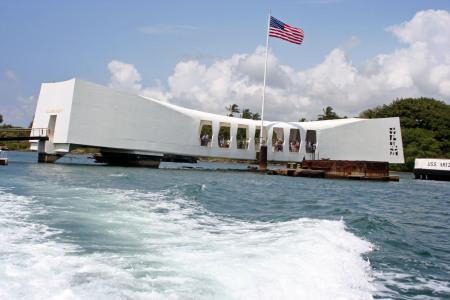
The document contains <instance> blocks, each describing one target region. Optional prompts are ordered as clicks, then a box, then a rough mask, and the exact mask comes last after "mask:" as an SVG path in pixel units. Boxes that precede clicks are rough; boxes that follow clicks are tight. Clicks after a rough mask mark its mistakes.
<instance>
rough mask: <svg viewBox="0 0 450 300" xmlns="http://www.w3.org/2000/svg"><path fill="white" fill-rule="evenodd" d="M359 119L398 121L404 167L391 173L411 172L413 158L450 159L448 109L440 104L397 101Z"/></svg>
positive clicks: (370, 111)
mask: <svg viewBox="0 0 450 300" xmlns="http://www.w3.org/2000/svg"><path fill="white" fill-rule="evenodd" d="M359 116H360V117H361V118H368V119H372V118H389V117H400V125H401V127H402V138H403V148H404V153H405V165H393V166H392V167H391V169H393V170H399V171H411V170H412V169H413V168H414V159H415V158H420V157H428V158H437V157H440V158H450V105H447V104H445V103H444V102H442V101H438V100H435V99H431V98H417V99H413V98H407V99H397V100H395V101H393V102H392V103H391V104H389V105H383V106H378V107H376V108H373V109H368V110H365V111H363V112H362V113H361V114H360V115H359Z"/></svg>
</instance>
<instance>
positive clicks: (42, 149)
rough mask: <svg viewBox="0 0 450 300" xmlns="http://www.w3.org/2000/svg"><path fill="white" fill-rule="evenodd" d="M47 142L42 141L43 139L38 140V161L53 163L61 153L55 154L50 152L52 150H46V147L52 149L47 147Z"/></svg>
mask: <svg viewBox="0 0 450 300" xmlns="http://www.w3.org/2000/svg"><path fill="white" fill-rule="evenodd" d="M47 143H48V142H47V141H44V140H40V141H39V142H38V162H42V163H54V162H55V161H57V160H58V159H59V158H61V157H62V156H63V155H62V154H57V153H51V152H54V151H48V150H49V149H47V148H52V149H53V147H49V145H47ZM52 145H53V144H52Z"/></svg>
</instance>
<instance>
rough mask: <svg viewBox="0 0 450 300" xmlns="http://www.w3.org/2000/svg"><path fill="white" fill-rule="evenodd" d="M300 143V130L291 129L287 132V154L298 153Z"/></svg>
mask: <svg viewBox="0 0 450 300" xmlns="http://www.w3.org/2000/svg"><path fill="white" fill-rule="evenodd" d="M300 141H301V138H300V130H298V129H294V128H291V130H290V131H289V152H299V150H300Z"/></svg>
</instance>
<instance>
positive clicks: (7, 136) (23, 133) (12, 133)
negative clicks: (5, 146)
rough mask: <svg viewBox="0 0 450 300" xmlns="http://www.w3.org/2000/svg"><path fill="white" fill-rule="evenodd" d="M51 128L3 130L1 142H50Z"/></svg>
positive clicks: (0, 128) (0, 129) (0, 137)
mask: <svg viewBox="0 0 450 300" xmlns="http://www.w3.org/2000/svg"><path fill="white" fill-rule="evenodd" d="M49 135H50V129H49V128H2V127H0V141H24V140H44V141H45V140H49Z"/></svg>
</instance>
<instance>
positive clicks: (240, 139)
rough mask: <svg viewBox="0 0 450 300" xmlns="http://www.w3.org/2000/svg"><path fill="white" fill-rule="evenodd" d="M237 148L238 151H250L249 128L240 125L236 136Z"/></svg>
mask: <svg viewBox="0 0 450 300" xmlns="http://www.w3.org/2000/svg"><path fill="white" fill-rule="evenodd" d="M236 146H237V148H238V149H241V150H246V149H248V126H247V125H241V124H238V130H237V134H236Z"/></svg>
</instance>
